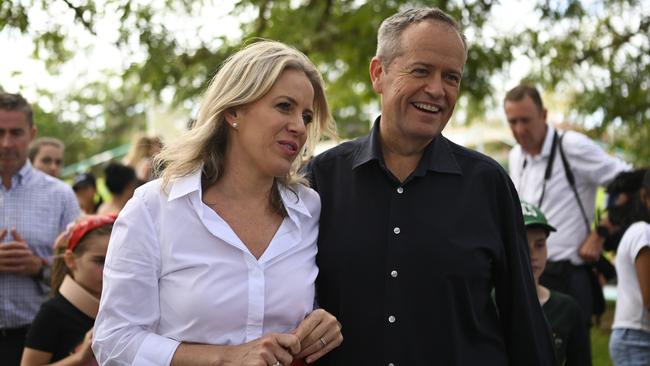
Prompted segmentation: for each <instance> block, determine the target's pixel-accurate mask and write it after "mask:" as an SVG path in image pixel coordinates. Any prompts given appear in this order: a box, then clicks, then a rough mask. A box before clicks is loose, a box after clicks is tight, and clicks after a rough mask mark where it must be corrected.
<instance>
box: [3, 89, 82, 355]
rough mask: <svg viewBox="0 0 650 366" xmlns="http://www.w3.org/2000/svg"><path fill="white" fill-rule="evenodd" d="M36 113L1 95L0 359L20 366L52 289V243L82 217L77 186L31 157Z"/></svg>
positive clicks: (19, 100) (22, 102)
mask: <svg viewBox="0 0 650 366" xmlns="http://www.w3.org/2000/svg"><path fill="white" fill-rule="evenodd" d="M35 135H36V127H35V126H34V121H33V112H32V109H31V106H30V105H29V103H27V101H26V100H25V99H24V98H23V97H22V96H21V95H18V94H9V93H4V92H2V93H0V177H1V178H2V184H0V360H2V364H3V365H7V366H11V365H19V364H20V357H21V354H22V349H23V342H24V339H25V335H26V332H27V329H28V327H29V325H30V323H31V322H32V319H33V318H34V316H35V315H36V312H37V311H38V308H39V307H40V305H41V303H42V300H43V299H44V298H45V295H46V294H47V292H48V291H49V263H51V257H52V246H53V243H54V241H55V239H56V237H57V235H59V234H60V233H61V232H62V231H63V230H64V229H65V227H66V226H67V225H68V224H69V223H70V222H72V221H73V220H74V219H75V218H77V217H78V216H79V213H80V210H79V204H78V203H77V199H76V197H75V195H74V192H73V191H72V189H71V188H70V187H69V186H68V185H66V184H65V183H63V182H61V181H60V180H58V179H56V178H52V177H50V176H48V175H46V174H44V173H42V172H40V171H38V170H36V169H34V168H32V166H31V164H30V163H29V161H28V160H27V150H28V146H29V143H30V142H31V141H32V139H33V138H34V136H35Z"/></svg>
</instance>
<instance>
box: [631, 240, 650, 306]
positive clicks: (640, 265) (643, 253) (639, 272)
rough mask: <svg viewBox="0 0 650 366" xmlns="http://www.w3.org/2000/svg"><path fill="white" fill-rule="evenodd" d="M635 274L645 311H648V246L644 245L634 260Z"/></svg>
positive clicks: (649, 288) (649, 248)
mask: <svg viewBox="0 0 650 366" xmlns="http://www.w3.org/2000/svg"><path fill="white" fill-rule="evenodd" d="M634 266H635V268H636V276H637V279H638V280H639V287H640V289H641V298H642V299H643V306H644V307H645V309H646V311H649V312H650V247H649V246H646V247H644V248H643V249H641V250H640V251H639V254H637V256H636V259H635V260H634Z"/></svg>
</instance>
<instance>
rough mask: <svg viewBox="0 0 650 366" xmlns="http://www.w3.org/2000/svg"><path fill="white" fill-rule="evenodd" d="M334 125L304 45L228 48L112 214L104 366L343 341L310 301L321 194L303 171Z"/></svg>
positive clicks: (99, 337) (302, 357)
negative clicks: (176, 133)
mask: <svg viewBox="0 0 650 366" xmlns="http://www.w3.org/2000/svg"><path fill="white" fill-rule="evenodd" d="M333 131H334V129H333V121H332V118H331V115H330V114H329V110H328V106H327V101H326V99H325V94H324V90H323V82H322V79H321V77H320V74H319V73H318V71H317V70H316V68H315V67H314V65H313V64H312V63H311V62H310V61H309V60H308V59H307V57H306V56H305V55H303V54H302V53H300V52H298V51H296V50H295V49H293V48H291V47H288V46H286V45H284V44H282V43H278V42H271V41H262V42H258V43H254V44H252V45H249V46H248V47H246V48H244V49H242V50H241V51H239V52H237V53H235V54H234V55H232V56H231V57H230V58H228V59H227V60H226V61H225V62H224V64H223V65H222V67H221V68H220V70H219V71H218V72H217V74H216V76H215V77H214V79H213V80H212V82H211V84H210V86H209V87H208V89H207V91H206V93H205V95H204V97H203V101H202V104H201V107H200V110H199V115H198V118H197V120H196V124H195V125H194V126H193V127H192V129H191V130H189V131H188V132H187V133H186V134H185V135H183V136H182V137H180V138H179V139H178V140H177V141H176V142H175V143H172V144H171V145H168V146H165V148H164V149H163V151H162V152H161V154H160V155H159V156H158V157H157V159H156V160H157V164H159V165H158V166H161V167H164V169H163V170H162V176H161V178H160V179H158V180H155V181H153V182H150V183H148V184H146V185H144V186H142V187H140V188H139V189H138V190H137V191H136V193H135V195H134V197H133V198H132V199H131V200H130V201H129V203H127V205H126V207H125V208H124V209H123V211H122V212H121V213H120V217H119V218H118V220H117V222H116V224H115V228H114V231H113V235H112V237H111V245H110V249H109V253H108V257H107V261H106V265H105V271H104V291H103V295H102V300H101V305H100V311H99V315H98V318H97V321H96V326H95V333H94V340H93V350H94V351H95V354H96V356H97V359H98V360H99V362H100V363H101V364H102V365H131V364H133V365H170V364H171V365H188V366H189V365H242V366H248V365H251V366H252V365H275V366H278V365H290V364H292V363H293V364H294V365H298V364H301V362H303V361H306V362H309V363H311V362H314V361H315V360H316V359H318V358H320V357H321V356H322V355H324V354H325V353H327V352H329V351H330V350H332V349H333V348H334V347H336V346H338V345H339V344H340V343H341V342H342V339H343V337H342V335H341V331H340V324H339V323H338V321H337V320H336V319H335V318H334V317H333V316H332V315H330V314H329V313H327V312H325V311H324V310H322V309H318V310H314V292H315V291H314V280H315V278H316V275H317V273H318V268H317V267H316V264H315V255H316V238H317V236H318V219H319V216H320V199H319V197H318V195H317V194H316V192H315V191H313V190H311V189H310V188H308V187H307V186H306V185H305V180H304V179H303V178H302V177H300V176H299V175H298V168H299V166H300V163H301V162H300V158H301V157H302V156H307V154H309V153H310V152H311V150H312V149H313V147H314V144H315V143H316V142H317V141H318V139H319V137H320V135H321V133H323V132H328V133H333Z"/></svg>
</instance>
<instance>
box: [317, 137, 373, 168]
mask: <svg viewBox="0 0 650 366" xmlns="http://www.w3.org/2000/svg"><path fill="white" fill-rule="evenodd" d="M369 138H370V136H369V135H365V136H361V137H359V138H356V139H354V140H350V141H345V142H343V143H341V144H339V145H337V146H334V147H333V148H331V149H328V150H325V151H323V152H322V153H320V154H318V155H316V156H315V157H314V158H313V162H312V164H314V165H316V166H322V165H327V164H331V163H333V162H335V161H339V160H347V159H351V158H354V157H355V156H356V154H357V152H358V151H359V149H360V148H361V147H362V146H364V145H365V144H366V143H367V142H368V139H369ZM350 161H351V160H350Z"/></svg>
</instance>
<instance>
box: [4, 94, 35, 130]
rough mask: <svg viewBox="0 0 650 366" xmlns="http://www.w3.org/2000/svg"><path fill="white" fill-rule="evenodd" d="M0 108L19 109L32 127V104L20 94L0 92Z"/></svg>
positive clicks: (7, 109)
mask: <svg viewBox="0 0 650 366" xmlns="http://www.w3.org/2000/svg"><path fill="white" fill-rule="evenodd" d="M0 109H3V110H5V111H20V112H23V113H25V117H27V123H29V127H34V112H33V111H32V106H31V105H30V104H29V103H28V102H27V100H26V99H25V98H23V96H22V95H20V94H11V93H6V92H0Z"/></svg>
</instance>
